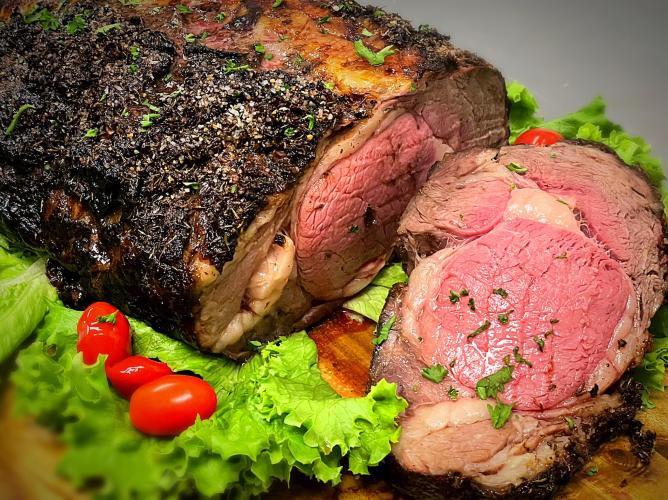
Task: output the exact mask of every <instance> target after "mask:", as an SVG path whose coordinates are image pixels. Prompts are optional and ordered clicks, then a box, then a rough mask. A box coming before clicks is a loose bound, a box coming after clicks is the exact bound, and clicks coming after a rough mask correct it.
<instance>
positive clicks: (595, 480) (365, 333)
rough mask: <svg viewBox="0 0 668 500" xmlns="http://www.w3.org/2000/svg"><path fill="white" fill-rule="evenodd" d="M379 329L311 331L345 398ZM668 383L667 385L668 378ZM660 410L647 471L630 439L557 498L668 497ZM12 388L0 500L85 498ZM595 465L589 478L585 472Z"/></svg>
mask: <svg viewBox="0 0 668 500" xmlns="http://www.w3.org/2000/svg"><path fill="white" fill-rule="evenodd" d="M373 329H374V325H373V323H371V322H370V321H367V320H363V319H361V318H357V317H355V316H352V315H349V314H347V313H338V314H336V315H334V317H333V318H332V319H330V320H329V321H327V322H325V323H324V324H323V325H321V326H319V327H318V328H316V329H314V330H313V331H312V332H311V337H312V338H313V340H314V341H315V343H316V345H317V346H318V353H319V364H320V369H321V372H322V374H323V378H324V379H325V380H327V382H329V384H330V385H331V386H332V387H333V388H334V389H335V390H336V391H337V392H338V393H339V394H341V395H342V396H343V397H356V396H360V395H363V394H364V393H365V391H366V388H367V384H368V370H369V366H370V364H371V356H372V347H373V345H372V343H371V339H372V337H373ZM667 382H668V381H667ZM653 399H654V401H655V403H656V405H657V406H656V408H655V409H653V410H651V411H645V412H641V414H640V419H641V420H642V421H643V422H644V423H645V424H646V426H647V428H649V429H652V430H654V431H655V432H656V433H657V442H656V451H655V453H654V455H653V457H652V461H651V463H650V465H649V466H643V465H642V464H641V463H640V462H639V461H638V460H637V459H636V458H635V457H634V456H633V454H632V453H631V451H630V445H629V442H628V440H627V439H626V438H620V439H617V440H616V441H614V442H611V443H608V444H607V445H605V446H603V447H602V448H601V450H600V451H599V453H598V454H597V455H596V456H595V457H594V458H593V459H592V461H591V463H589V464H587V465H586V466H585V467H584V468H583V470H582V471H581V472H580V473H579V474H578V475H577V477H575V478H574V480H573V481H572V482H571V483H570V484H569V485H568V486H567V487H566V488H564V489H563V490H562V491H561V493H560V494H559V495H558V498H563V499H569V500H591V499H599V498H600V499H615V500H621V499H642V500H644V499H648V500H650V499H651V500H660V499H663V498H668V394H667V393H661V394H656V395H655V397H654V398H653ZM11 411H12V388H11V386H10V385H8V384H6V385H5V387H4V389H3V390H2V398H1V399H0V499H2V500H51V499H68V500H69V499H72V500H78V499H84V498H87V496H88V495H86V494H85V493H83V492H77V491H76V490H74V489H73V488H72V486H71V485H70V484H68V483H67V481H66V480H64V479H63V478H61V477H60V476H59V475H58V474H57V471H56V469H57V464H58V460H59V457H60V455H61V454H62V452H63V448H62V446H61V445H60V444H59V443H58V439H57V437H56V436H54V435H53V434H51V433H50V432H48V431H47V430H45V429H44V428H42V427H40V426H39V425H37V424H36V423H34V422H32V421H30V420H29V419H25V418H22V419H19V418H16V417H14V416H12V415H11ZM592 467H596V468H598V473H597V474H595V475H593V476H589V475H587V473H586V471H588V470H590V469H591V468H592ZM268 497H270V498H275V499H283V498H285V499H288V498H290V499H340V500H390V499H392V498H395V497H394V495H393V494H392V492H391V490H390V489H389V487H388V486H387V484H385V483H384V482H383V481H382V480H377V479H374V478H359V477H353V476H351V475H346V476H345V477H344V479H343V481H342V483H341V484H340V485H339V486H338V487H336V488H328V487H324V486H322V485H318V484H314V483H312V482H310V481H307V480H304V479H302V480H297V481H295V482H294V483H293V487H292V489H290V490H286V488H285V487H284V486H283V485H280V484H279V485H277V486H276V487H275V488H274V489H273V490H272V491H271V493H270V494H269V495H268Z"/></svg>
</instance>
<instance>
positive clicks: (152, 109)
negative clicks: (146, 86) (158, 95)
mask: <svg viewBox="0 0 668 500" xmlns="http://www.w3.org/2000/svg"><path fill="white" fill-rule="evenodd" d="M141 104H142V106H146V107H147V108H148V109H150V110H151V111H153V112H154V113H160V108H159V107H158V106H154V105H153V104H151V103H150V102H148V99H144V100H143V101H142V103H141Z"/></svg>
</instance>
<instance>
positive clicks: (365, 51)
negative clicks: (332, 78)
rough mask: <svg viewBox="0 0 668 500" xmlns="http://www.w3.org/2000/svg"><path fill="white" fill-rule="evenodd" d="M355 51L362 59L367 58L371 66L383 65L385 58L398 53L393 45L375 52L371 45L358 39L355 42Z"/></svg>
mask: <svg viewBox="0 0 668 500" xmlns="http://www.w3.org/2000/svg"><path fill="white" fill-rule="evenodd" d="M354 45H355V52H357V55H358V56H360V57H361V58H362V59H365V60H366V62H368V63H369V64H370V65H371V66H381V65H383V64H385V58H386V57H390V56H392V55H394V54H396V53H397V52H396V50H394V49H393V48H392V45H389V46H387V47H383V48H382V49H381V50H379V51H378V52H374V51H373V50H371V49H370V48H369V47H367V46H366V45H364V42H363V41H362V40H356V41H355V43H354Z"/></svg>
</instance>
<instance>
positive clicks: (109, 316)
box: [96, 311, 118, 325]
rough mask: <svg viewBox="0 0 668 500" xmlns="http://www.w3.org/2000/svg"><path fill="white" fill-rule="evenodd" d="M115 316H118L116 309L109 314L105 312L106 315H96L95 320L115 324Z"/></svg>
mask: <svg viewBox="0 0 668 500" xmlns="http://www.w3.org/2000/svg"><path fill="white" fill-rule="evenodd" d="M116 316H118V311H114V312H112V313H111V314H107V315H106V316H98V317H97V320H96V321H97V322H98V323H111V324H112V325H115V324H116Z"/></svg>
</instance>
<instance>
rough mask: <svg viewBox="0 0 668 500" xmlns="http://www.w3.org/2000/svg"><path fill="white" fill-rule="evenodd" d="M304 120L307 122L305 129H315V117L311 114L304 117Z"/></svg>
mask: <svg viewBox="0 0 668 500" xmlns="http://www.w3.org/2000/svg"><path fill="white" fill-rule="evenodd" d="M306 119H307V120H308V124H307V125H306V128H308V129H309V130H313V129H314V128H315V115H314V114H313V113H311V114H309V115H306Z"/></svg>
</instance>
